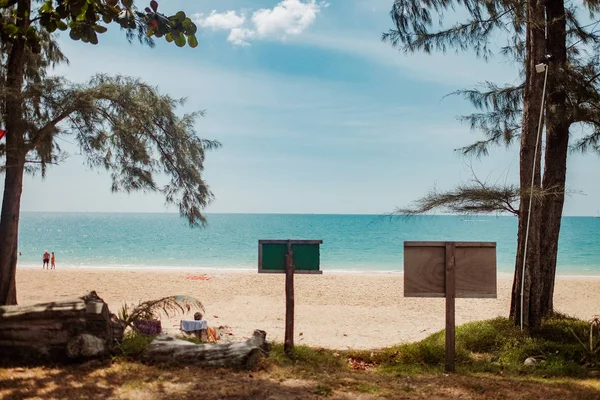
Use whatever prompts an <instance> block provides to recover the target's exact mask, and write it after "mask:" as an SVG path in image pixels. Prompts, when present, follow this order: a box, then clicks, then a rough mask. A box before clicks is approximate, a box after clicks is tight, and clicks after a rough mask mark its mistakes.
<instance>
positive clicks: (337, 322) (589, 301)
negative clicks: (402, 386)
mask: <svg viewBox="0 0 600 400" xmlns="http://www.w3.org/2000/svg"><path fill="white" fill-rule="evenodd" d="M204 274H205V275H206V276H207V277H209V278H210V279H209V280H196V279H189V278H190V277H192V278H193V277H198V276H200V275H204ZM284 278H285V277H284V276H283V275H278V274H277V275H273V274H257V273H250V272H223V271H214V272H206V271H141V270H127V271H124V270H97V269H95V270H83V269H57V270H51V271H48V270H41V269H29V268H19V269H18V272H17V291H18V301H19V304H22V305H26V304H35V303H40V302H50V301H56V300H60V299H67V298H73V297H79V296H82V295H84V294H86V293H88V292H90V291H92V290H95V291H96V292H97V293H98V295H99V296H100V297H101V298H103V299H104V300H105V301H106V302H107V303H108V305H109V308H110V310H111V311H112V312H115V313H116V312H117V311H118V310H119V308H120V307H121V305H122V304H123V302H127V303H137V302H139V301H144V300H152V299H156V298H160V297H163V296H170V295H188V296H192V297H195V298H197V299H199V300H200V301H202V303H203V304H204V306H205V308H206V319H207V320H208V321H209V325H211V326H219V325H226V326H229V327H231V328H230V330H231V332H232V333H233V335H234V336H233V338H234V339H238V338H239V340H242V339H243V338H245V337H248V336H249V335H251V334H252V331H253V330H254V329H263V330H265V331H266V332H267V338H268V339H270V340H276V341H279V342H281V341H283V335H284V328H285V280H284ZM511 285H512V280H511V278H510V277H508V276H501V277H499V278H498V298H497V299H457V300H456V322H457V324H461V323H464V322H468V321H475V320H482V319H488V318H493V317H496V316H507V315H508V311H509V304H510V290H511ZM295 301H296V310H295V313H296V318H295V337H296V339H295V340H296V343H297V344H307V345H311V346H323V347H328V348H334V349H348V348H355V349H366V348H378V347H383V346H389V345H393V344H398V343H402V342H407V341H414V340H418V339H421V338H423V337H425V336H427V335H428V334H430V333H433V332H436V331H438V330H440V329H443V327H444V316H445V306H444V299H440V298H438V299H432V298H404V297H403V276H402V274H324V275H310V276H307V275H296V276H295ZM599 305H600V278H597V277H593V278H582V277H562V276H561V277H558V279H557V282H556V291H555V308H556V309H557V311H560V312H563V313H566V314H568V315H572V316H576V317H579V318H584V319H589V318H592V317H593V316H594V315H597V314H600V308H599ZM177 321H178V320H175V319H172V320H165V321H163V328H168V329H169V330H171V331H173V332H175V331H177V328H176V325H178V323H177Z"/></svg>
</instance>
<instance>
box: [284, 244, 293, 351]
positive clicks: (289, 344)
mask: <svg viewBox="0 0 600 400" xmlns="http://www.w3.org/2000/svg"><path fill="white" fill-rule="evenodd" d="M285 261H286V263H285V339H284V343H283V349H284V351H285V353H286V354H290V353H291V352H292V350H293V349H294V252H293V251H292V242H290V241H288V242H287V255H286V260H285Z"/></svg>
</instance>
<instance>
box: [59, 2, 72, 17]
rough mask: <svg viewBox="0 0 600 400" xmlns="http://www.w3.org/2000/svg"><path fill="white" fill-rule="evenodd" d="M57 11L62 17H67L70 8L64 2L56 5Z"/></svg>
mask: <svg viewBox="0 0 600 400" xmlns="http://www.w3.org/2000/svg"><path fill="white" fill-rule="evenodd" d="M56 12H57V13H58V16H59V17H60V18H61V19H62V18H67V16H68V15H69V10H67V7H65V5H64V4H61V5H59V6H58V7H56Z"/></svg>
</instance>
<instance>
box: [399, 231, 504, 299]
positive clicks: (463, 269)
mask: <svg viewBox="0 0 600 400" xmlns="http://www.w3.org/2000/svg"><path fill="white" fill-rule="evenodd" d="M454 248H455V250H454V251H455V253H454V257H455V265H454V268H455V291H456V292H455V293H456V294H455V297H458V298H496V296H497V291H496V243H493V242H454ZM445 257H446V242H404V296H405V297H445V296H446V286H445V285H446V278H445V276H446V265H445V261H446V260H445Z"/></svg>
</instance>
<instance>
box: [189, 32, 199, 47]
mask: <svg viewBox="0 0 600 400" xmlns="http://www.w3.org/2000/svg"><path fill="white" fill-rule="evenodd" d="M188 44H189V45H190V47H191V48H192V49H195V48H196V47H198V39H196V36H194V35H190V36H188Z"/></svg>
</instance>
